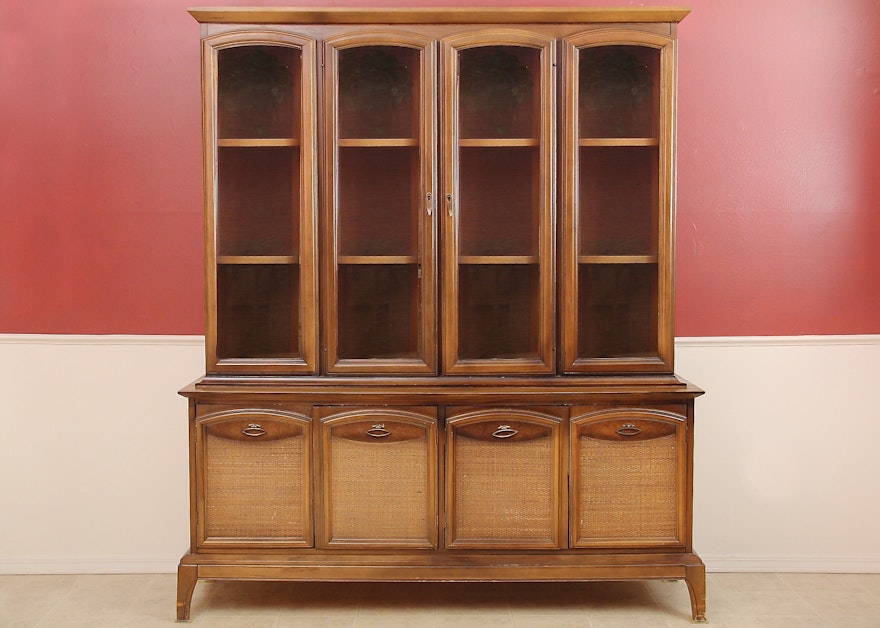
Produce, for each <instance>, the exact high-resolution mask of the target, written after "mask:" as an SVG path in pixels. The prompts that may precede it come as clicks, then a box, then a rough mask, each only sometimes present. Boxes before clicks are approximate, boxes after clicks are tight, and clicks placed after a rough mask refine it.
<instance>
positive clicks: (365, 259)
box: [336, 255, 419, 264]
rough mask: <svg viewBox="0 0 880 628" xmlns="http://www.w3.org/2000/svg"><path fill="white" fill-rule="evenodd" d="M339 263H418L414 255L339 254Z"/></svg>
mask: <svg viewBox="0 0 880 628" xmlns="http://www.w3.org/2000/svg"><path fill="white" fill-rule="evenodd" d="M336 261H337V263H339V264H418V263H419V258H418V257H417V256H415V255H340V256H339V257H338V258H337V260H336Z"/></svg>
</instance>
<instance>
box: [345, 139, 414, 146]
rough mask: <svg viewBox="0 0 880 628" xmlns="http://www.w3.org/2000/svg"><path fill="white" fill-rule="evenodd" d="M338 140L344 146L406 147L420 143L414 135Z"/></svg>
mask: <svg viewBox="0 0 880 628" xmlns="http://www.w3.org/2000/svg"><path fill="white" fill-rule="evenodd" d="M338 141H339V146H341V147H343V148H396V147H404V148H405V147H410V146H418V145H419V140H417V139H415V138H412V137H390V138H372V137H370V138H342V139H340V140H338Z"/></svg>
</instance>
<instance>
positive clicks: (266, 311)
mask: <svg viewBox="0 0 880 628" xmlns="http://www.w3.org/2000/svg"><path fill="white" fill-rule="evenodd" d="M298 270H299V266H298V265H295V264H277V265H275V264H272V265H270V264H220V265H219V266H218V267H217V357H218V358H220V359H221V360H222V359H225V358H292V357H299V338H298V331H297V330H298V329H299V304H298V302H297V301H298V298H297V295H298V292H299V274H298V272H297V271H298Z"/></svg>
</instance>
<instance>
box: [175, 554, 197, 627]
mask: <svg viewBox="0 0 880 628" xmlns="http://www.w3.org/2000/svg"><path fill="white" fill-rule="evenodd" d="M198 579H199V568H198V567H197V566H196V565H179V566H178V567H177V621H189V607H190V604H191V603H192V596H193V591H195V588H196V582H197V581H198Z"/></svg>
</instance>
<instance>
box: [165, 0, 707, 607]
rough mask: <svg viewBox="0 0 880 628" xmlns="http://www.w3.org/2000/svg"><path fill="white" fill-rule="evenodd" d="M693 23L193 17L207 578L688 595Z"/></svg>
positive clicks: (283, 12) (197, 393)
mask: <svg viewBox="0 0 880 628" xmlns="http://www.w3.org/2000/svg"><path fill="white" fill-rule="evenodd" d="M687 12H688V11H687V10H686V9H663V8H626V9H534V8H520V9H336V8H324V9H278V8H254V9H241V8H239V9H193V10H191V13H192V15H193V16H194V17H195V18H196V19H197V20H198V21H199V22H200V23H201V24H202V81H203V82H202V86H203V95H204V98H203V116H204V168H205V170H204V179H205V186H204V195H205V209H206V211H205V216H206V234H207V237H206V242H207V245H206V266H207V337H206V347H207V373H206V375H205V376H204V377H203V378H201V379H199V380H198V381H196V382H195V383H193V384H191V385H190V386H188V387H187V388H185V389H184V390H183V391H182V394H183V395H184V396H186V397H187V398H188V399H189V410H190V411H189V419H190V461H191V463H190V464H191V479H190V485H191V494H192V505H191V518H192V523H191V548H190V551H189V552H188V553H187V554H186V555H185V556H184V557H183V558H182V560H181V562H180V568H179V578H178V602H177V604H178V610H177V613H178V618H179V619H182V620H183V619H187V618H188V617H189V611H190V600H191V598H192V593H193V590H194V587H195V585H196V582H197V581H198V580H199V579H242V580H244V579H253V580H334V581H375V580H390V581H468V582H470V581H474V582H477V581H586V580H620V579H631V578H663V579H683V580H685V581H686V582H687V585H688V588H689V590H690V594H691V601H692V611H693V617H694V619H695V620H702V619H704V618H705V571H704V566H703V563H702V562H701V561H700V559H699V558H698V557H697V555H696V554H695V553H694V552H693V549H692V543H691V528H692V508H691V502H692V484H693V482H692V475H693V444H694V440H693V420H694V412H693V407H694V399H695V397H697V396H698V395H699V394H701V391H700V390H699V389H697V388H695V387H693V386H691V385H690V384H688V383H687V382H685V381H683V380H681V379H679V378H678V377H676V376H675V375H674V373H673V302H672V295H673V206H674V191H675V170H674V169H675V160H674V156H675V147H674V140H675V83H676V39H675V33H676V25H677V23H678V22H679V21H680V20H681V19H682V18H683V17H684V16H685V15H686V14H687Z"/></svg>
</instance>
